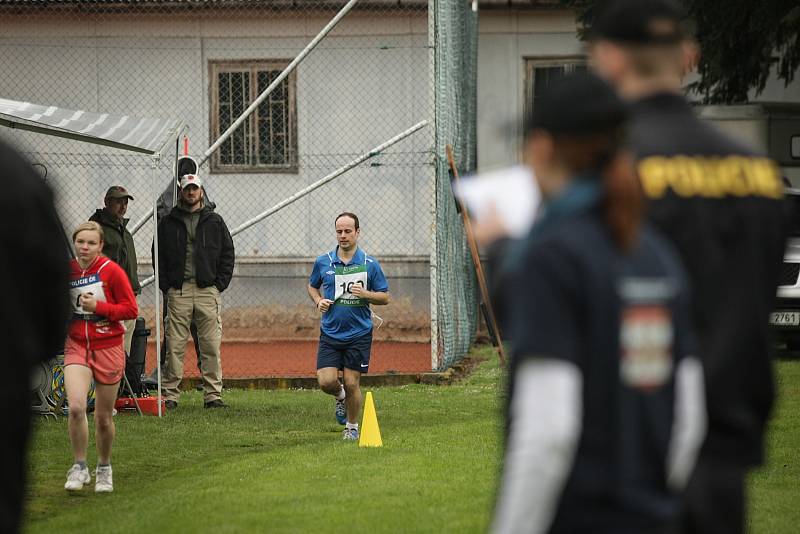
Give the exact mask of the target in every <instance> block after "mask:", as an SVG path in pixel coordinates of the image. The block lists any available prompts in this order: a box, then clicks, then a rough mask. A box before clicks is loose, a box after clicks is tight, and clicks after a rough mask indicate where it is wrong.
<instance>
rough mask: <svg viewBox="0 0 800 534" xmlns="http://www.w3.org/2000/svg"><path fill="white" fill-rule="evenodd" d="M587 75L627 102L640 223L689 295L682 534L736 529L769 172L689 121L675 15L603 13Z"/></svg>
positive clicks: (773, 213)
mask: <svg viewBox="0 0 800 534" xmlns="http://www.w3.org/2000/svg"><path fill="white" fill-rule="evenodd" d="M590 36H591V44H590V56H591V59H592V61H593V64H594V68H595V70H596V71H597V72H598V73H599V74H600V75H601V76H602V77H604V78H606V79H607V80H608V81H610V82H611V83H612V85H614V86H615V87H616V89H617V90H618V92H619V93H620V94H621V95H622V97H623V98H625V99H626V100H628V101H630V103H631V107H632V119H631V126H630V148H631V149H632V151H633V153H634V157H635V158H636V159H637V169H638V173H639V177H640V180H641V185H642V189H643V191H644V194H645V196H646V198H647V202H648V206H647V214H648V217H649V219H650V220H651V221H652V222H653V223H654V224H655V226H656V227H658V228H659V229H660V230H661V231H662V232H663V233H664V234H665V236H666V237H667V238H668V239H670V240H671V241H672V242H673V244H674V245H675V247H676V248H677V250H678V252H679V254H680V255H681V259H682V260H683V263H684V265H685V267H686V270H687V273H688V275H689V279H690V282H691V286H692V321H693V325H694V328H695V332H696V334H697V339H698V350H697V354H698V356H699V357H700V358H701V360H702V362H703V368H704V371H705V380H706V393H707V404H708V417H709V429H708V435H707V438H706V441H705V443H704V444H703V448H702V451H701V454H700V457H699V459H698V463H697V469H696V471H695V472H694V474H693V476H692V479H691V482H690V484H689V486H688V488H687V493H686V500H685V503H686V520H685V525H684V529H685V531H686V532H702V533H704V534H711V533H715V532H724V533H728V534H735V533H737V532H743V530H744V524H745V520H744V510H745V497H744V483H745V477H746V474H747V471H748V469H750V468H751V467H753V466H757V465H760V464H761V463H762V461H763V459H764V451H763V441H764V431H765V427H766V424H767V421H768V419H769V415H770V410H771V407H772V403H773V398H774V395H775V393H774V384H773V369H772V362H771V358H770V355H769V342H768V332H767V328H768V317H769V314H770V311H772V307H773V304H774V302H775V294H776V288H777V285H778V277H779V274H780V268H781V260H782V256H783V252H784V246H785V236H786V231H787V223H788V218H787V214H788V206H787V204H786V203H785V202H784V200H783V184H782V182H781V175H780V173H779V169H778V168H777V167H776V166H775V164H774V163H773V162H772V161H770V160H769V159H767V158H766V157H764V156H762V155H759V154H756V153H755V152H754V151H752V150H751V149H749V148H747V147H745V146H743V145H740V144H739V143H737V142H734V141H733V140H731V139H729V138H727V137H726V136H724V135H723V134H722V133H720V132H718V131H717V130H716V129H714V128H713V127H712V126H711V125H709V124H707V123H704V122H702V121H701V120H700V119H698V118H697V117H696V116H695V114H694V112H693V110H692V109H691V107H690V105H689V103H688V102H687V100H686V99H685V98H684V96H683V94H682V78H683V76H684V74H685V73H686V70H687V65H689V64H691V55H692V54H691V53H692V52H693V51H694V50H695V49H696V47H695V45H694V43H693V41H692V40H691V36H690V32H689V25H688V23H687V21H686V19H685V17H684V13H683V12H682V10H681V8H680V6H679V5H678V4H675V3H673V2H671V1H668V0H618V1H614V2H608V3H606V5H605V9H604V10H602V11H601V12H600V13H599V15H598V17H597V19H596V20H595V23H594V25H593V26H592V28H591V29H590Z"/></svg>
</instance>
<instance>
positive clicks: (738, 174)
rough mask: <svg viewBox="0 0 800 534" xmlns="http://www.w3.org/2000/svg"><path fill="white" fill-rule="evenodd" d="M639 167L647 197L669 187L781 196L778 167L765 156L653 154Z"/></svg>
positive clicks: (693, 192) (682, 191) (683, 193)
mask: <svg viewBox="0 0 800 534" xmlns="http://www.w3.org/2000/svg"><path fill="white" fill-rule="evenodd" d="M638 170H639V177H640V179H641V182H642V189H643V190H644V193H645V195H647V197H649V198H662V197H663V196H664V195H665V194H666V193H667V191H668V190H672V192H673V193H674V194H675V195H677V196H680V197H705V198H722V197H726V196H735V197H748V196H758V197H767V198H781V197H782V196H783V186H782V184H781V180H780V175H779V173H778V168H777V167H776V166H775V164H774V163H773V162H772V161H771V160H769V159H766V158H748V157H745V156H727V157H691V156H673V157H663V156H652V157H649V158H645V159H643V160H642V161H640V162H639V169H638Z"/></svg>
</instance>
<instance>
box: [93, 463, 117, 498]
mask: <svg viewBox="0 0 800 534" xmlns="http://www.w3.org/2000/svg"><path fill="white" fill-rule="evenodd" d="M94 478H95V481H94V491H95V492H96V493H110V492H112V491H114V482H113V481H112V480H111V466H110V465H107V466H105V467H100V466H97V469H95V470H94Z"/></svg>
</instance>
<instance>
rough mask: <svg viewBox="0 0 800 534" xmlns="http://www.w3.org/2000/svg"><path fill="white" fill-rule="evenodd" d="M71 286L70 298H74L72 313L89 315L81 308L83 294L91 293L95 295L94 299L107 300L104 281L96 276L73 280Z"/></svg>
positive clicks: (91, 275)
mask: <svg viewBox="0 0 800 534" xmlns="http://www.w3.org/2000/svg"><path fill="white" fill-rule="evenodd" d="M69 285H70V288H69V292H70V297H71V298H72V312H73V313H75V314H77V315H85V314H87V313H88V312H86V311H84V309H83V308H82V307H81V301H80V297H81V295H82V294H84V293H90V294H92V295H94V298H95V299H96V300H98V301H103V302H105V300H106V293H105V291H103V281H102V280H100V277H99V276H98V275H96V274H90V275H89V276H86V277H84V278H79V279H78V280H72V281H71V282H70V283H69Z"/></svg>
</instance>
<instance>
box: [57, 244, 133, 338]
mask: <svg viewBox="0 0 800 534" xmlns="http://www.w3.org/2000/svg"><path fill="white" fill-rule="evenodd" d="M69 285H70V297H71V298H72V320H71V321H70V325H69V337H70V338H71V339H73V340H74V341H76V342H78V343H80V344H81V345H82V346H84V347H86V348H89V349H107V348H110V347H113V346H116V345H119V344H120V343H122V337H123V335H124V334H125V327H124V326H123V325H122V323H121V322H120V321H122V320H124V319H136V316H137V315H138V314H139V307H138V306H137V304H136V297H135V296H134V294H133V289H131V283H130V281H129V280H128V275H126V274H125V271H123V270H122V267H120V266H119V265H117V264H116V263H114V262H113V261H111V260H110V259H108V258H106V257H105V256H98V257H97V258H95V260H94V261H93V262H92V264H91V265H90V266H89V268H88V269H81V266H80V265H79V264H78V261H77V260H74V259H73V260H72V261H71V262H70V275H69ZM88 292H91V293H93V294H94V296H95V298H96V299H97V308H96V309H95V311H94V313H89V312H85V311H83V309H82V308H81V307H80V305H79V303H78V299H79V297H80V295H81V294H82V293H88Z"/></svg>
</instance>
